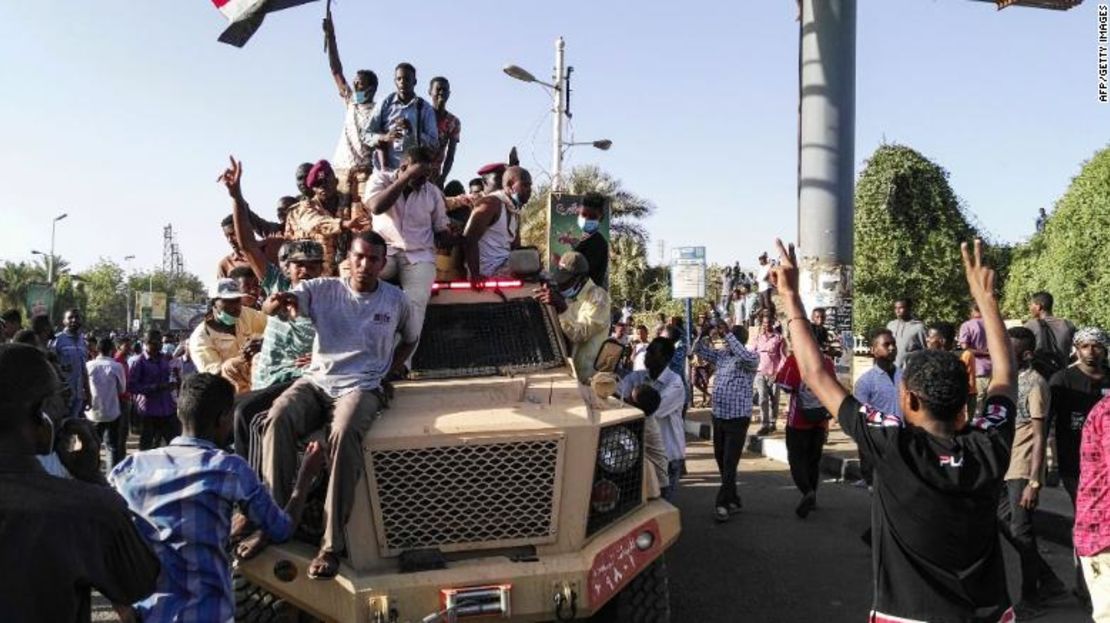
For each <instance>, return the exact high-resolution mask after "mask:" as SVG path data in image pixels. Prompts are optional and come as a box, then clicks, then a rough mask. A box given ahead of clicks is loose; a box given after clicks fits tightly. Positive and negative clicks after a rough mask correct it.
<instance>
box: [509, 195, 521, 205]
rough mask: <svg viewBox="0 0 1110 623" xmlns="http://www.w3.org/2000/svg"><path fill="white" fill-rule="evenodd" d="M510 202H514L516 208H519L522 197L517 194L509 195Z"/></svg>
mask: <svg viewBox="0 0 1110 623" xmlns="http://www.w3.org/2000/svg"><path fill="white" fill-rule="evenodd" d="M509 200H510V201H512V202H513V205H515V206H516V207H518V208H519V207H520V206H521V201H520V195H518V194H516V193H509Z"/></svg>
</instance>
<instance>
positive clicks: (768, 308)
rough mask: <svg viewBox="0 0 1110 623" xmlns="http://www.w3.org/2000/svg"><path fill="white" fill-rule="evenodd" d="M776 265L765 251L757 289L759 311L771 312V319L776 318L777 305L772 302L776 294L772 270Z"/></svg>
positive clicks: (758, 275)
mask: <svg viewBox="0 0 1110 623" xmlns="http://www.w3.org/2000/svg"><path fill="white" fill-rule="evenodd" d="M774 267H775V265H774V263H772V262H771V261H770V260H769V259H767V252H766V251H764V252H763V253H762V254H760V256H759V272H758V273H756V278H755V281H756V288H757V292H758V293H759V309H760V310H763V311H764V312H770V314H771V317H772V318H774V317H775V305H774V303H772V302H771V295H772V294H774V292H775V286H774V284H773V283H771V269H772V268H774Z"/></svg>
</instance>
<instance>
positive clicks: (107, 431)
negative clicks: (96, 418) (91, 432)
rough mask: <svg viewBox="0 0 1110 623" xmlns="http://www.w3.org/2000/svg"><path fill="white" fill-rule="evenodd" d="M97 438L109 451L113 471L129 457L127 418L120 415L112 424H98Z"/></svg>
mask: <svg viewBox="0 0 1110 623" xmlns="http://www.w3.org/2000/svg"><path fill="white" fill-rule="evenodd" d="M96 438H97V439H98V440H99V441H100V442H101V443H102V444H104V447H105V448H106V449H107V450H108V456H109V457H110V460H111V465H109V466H108V468H109V470H111V468H113V467H115V466H116V465H117V464H119V462H120V461H122V460H123V457H125V456H127V417H126V416H124V415H120V416H119V417H117V418H116V419H114V420H112V421H111V422H96Z"/></svg>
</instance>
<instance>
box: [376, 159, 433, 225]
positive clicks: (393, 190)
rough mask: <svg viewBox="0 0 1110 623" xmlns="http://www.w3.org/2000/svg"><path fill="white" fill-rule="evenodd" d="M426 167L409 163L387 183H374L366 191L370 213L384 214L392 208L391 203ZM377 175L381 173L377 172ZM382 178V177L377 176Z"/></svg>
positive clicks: (393, 202) (394, 201)
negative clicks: (373, 186) (368, 190)
mask: <svg viewBox="0 0 1110 623" xmlns="http://www.w3.org/2000/svg"><path fill="white" fill-rule="evenodd" d="M427 169H428V167H427V165H425V164H410V165H409V166H407V167H406V168H405V170H404V171H402V172H400V173H398V174H397V176H396V177H395V178H394V179H393V182H391V183H389V184H385V185H383V184H381V183H379V184H375V188H372V189H371V190H370V192H369V193H368V194H369V195H370V198H369V199H368V200H367V201H366V209H367V210H369V211H370V213H372V214H384V213H386V212H388V211H389V210H391V209H393V204H395V203H397V199H399V198H400V197H401V193H402V192H404V191H405V188H406V187H407V186H408V185H409V183H410V182H411V181H412V180H413V179H414V178H417V177H419V176H420V175H423V174H424V173H425V172H426V171H427ZM378 175H383V174H381V173H379V174H378ZM379 179H382V178H379Z"/></svg>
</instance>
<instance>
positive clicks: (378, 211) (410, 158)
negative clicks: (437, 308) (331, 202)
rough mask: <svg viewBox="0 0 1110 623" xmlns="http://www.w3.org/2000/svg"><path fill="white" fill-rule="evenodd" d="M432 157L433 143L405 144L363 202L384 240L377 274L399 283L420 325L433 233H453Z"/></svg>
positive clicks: (430, 279)
mask: <svg viewBox="0 0 1110 623" xmlns="http://www.w3.org/2000/svg"><path fill="white" fill-rule="evenodd" d="M433 159H434V154H433V153H432V150H431V148H428V147H413V148H411V149H409V150H408V151H406V152H405V155H404V157H403V158H402V159H401V167H400V168H399V169H397V170H396V171H375V172H374V175H373V176H372V177H371V178H370V185H369V188H367V193H366V201H365V205H366V209H367V210H369V212H370V214H371V215H372V218H373V229H374V231H376V232H378V233H379V234H381V236H382V238H384V239H385V242H386V244H387V245H388V258H387V259H386V263H385V269H384V270H382V274H381V277H382V279H387V280H390V281H394V280H397V281H399V282H400V284H401V289H403V290H404V291H405V294H406V295H407V296H408V297H409V300H410V301H411V302H412V313H413V322H414V323H415V324H416V326H417V327H421V328H422V327H423V326H424V313H425V310H426V309H427V308H428V299H429V298H431V296H432V284H433V283H434V282H435V278H436V238H437V237H440V238H441V239H443V238H442V237H443V236H451V237H453V235H452V232H451V221H450V220H449V219H448V218H447V210H446V207H445V205H444V201H443V193H442V192H441V191H440V190H439V188H438V187H437V186H436V185H435V184H433V183H432V181H431V177H432V176H434V175H435V169H433V168H432V167H433V162H432V161H433ZM409 363H411V362H406V364H405V365H409Z"/></svg>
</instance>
